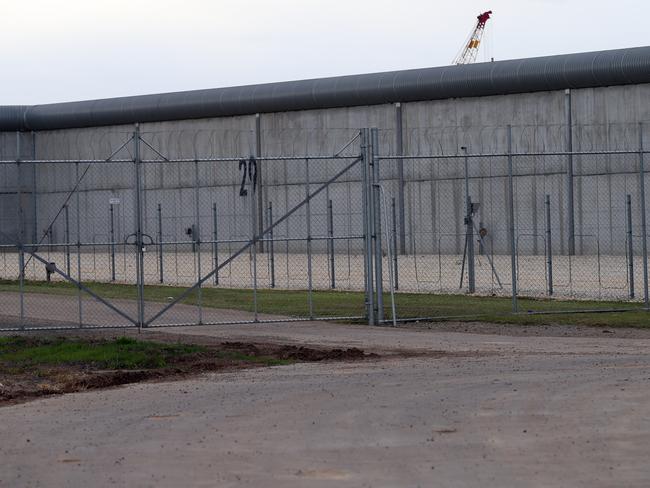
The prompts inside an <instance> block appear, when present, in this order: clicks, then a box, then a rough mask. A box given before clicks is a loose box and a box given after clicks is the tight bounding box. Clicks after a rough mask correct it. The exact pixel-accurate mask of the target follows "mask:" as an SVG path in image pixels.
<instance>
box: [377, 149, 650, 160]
mask: <svg viewBox="0 0 650 488" xmlns="http://www.w3.org/2000/svg"><path fill="white" fill-rule="evenodd" d="M625 154H633V155H637V156H638V155H639V154H650V150H643V151H640V150H638V149H637V150H625V151H552V152H512V153H507V152H505V153H490V154H485V153H483V154H481V153H478V154H475V153H468V154H428V155H427V154H419V155H413V156H409V155H402V156H400V155H389V156H377V159H379V160H405V159H463V158H465V157H468V158H507V157H508V156H512V157H524V156H539V157H542V156H599V155H625Z"/></svg>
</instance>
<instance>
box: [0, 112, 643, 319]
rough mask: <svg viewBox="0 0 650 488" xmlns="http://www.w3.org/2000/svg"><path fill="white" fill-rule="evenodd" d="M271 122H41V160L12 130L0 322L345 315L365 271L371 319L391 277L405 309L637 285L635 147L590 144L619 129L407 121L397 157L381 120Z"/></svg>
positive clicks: (549, 299) (618, 141)
mask: <svg viewBox="0 0 650 488" xmlns="http://www.w3.org/2000/svg"><path fill="white" fill-rule="evenodd" d="M268 125H269V126H268V127H267V126H265V125H262V126H261V127H260V128H258V129H257V130H255V129H254V128H251V127H245V126H242V127H241V128H239V129H232V128H231V129H225V128H216V129H209V130H208V129H203V128H197V129H196V130H177V131H163V130H146V131H142V132H141V133H135V134H134V133H132V132H125V131H120V130H110V131H104V132H102V131H100V130H96V129H93V130H91V129H89V130H82V131H80V132H79V133H78V134H77V136H76V137H72V136H71V135H69V134H67V133H65V134H63V135H57V134H50V133H48V134H44V135H43V136H42V140H41V142H40V144H39V150H40V152H42V153H43V154H47V155H48V157H49V159H42V160H35V157H36V154H34V153H30V150H29V147H30V146H29V136H28V135H20V136H18V144H17V149H16V151H15V152H14V153H11V151H6V150H5V149H3V151H4V152H2V158H3V163H2V164H0V187H1V190H2V191H0V205H1V206H2V209H3V211H2V212H1V213H0V279H1V280H2V282H1V283H2V287H3V290H2V294H0V305H1V306H2V308H1V310H2V312H0V327H5V328H7V327H11V328H19V327H22V326H37V327H45V326H50V327H81V326H85V327H109V326H124V327H126V326H136V325H141V326H172V325H188V324H213V323H237V322H242V323H247V322H252V321H262V320H270V321H272V320H281V319H282V320H284V319H287V318H289V319H319V318H333V317H338V316H340V317H342V318H347V319H348V320H350V319H352V318H357V317H366V316H368V315H369V314H370V313H372V312H374V313H375V314H377V313H378V312H379V310H378V308H377V307H380V306H381V305H377V300H378V299H379V298H380V297H379V296H377V295H376V292H377V290H378V288H379V284H381V285H383V290H384V292H385V296H383V295H382V298H383V305H384V307H385V310H384V315H383V317H384V318H385V319H391V318H392V301H391V297H390V293H389V292H390V291H391V290H392V291H394V292H395V307H396V313H397V318H399V319H413V318H427V317H438V318H440V317H453V316H460V315H472V316H474V315H476V316H480V315H491V316H494V315H495V314H497V315H505V314H509V313H511V312H513V311H515V312H518V313H522V312H524V313H527V312H544V313H546V312H571V311H584V310H623V309H628V308H635V307H636V308H638V307H639V306H640V305H641V304H642V303H644V302H645V300H646V299H647V297H646V290H647V274H646V266H647V250H646V249H644V248H645V244H646V239H645V238H644V236H643V234H644V229H645V226H644V225H643V210H644V203H643V202H644V201H645V202H646V203H645V205H646V206H647V200H646V199H645V197H644V195H642V193H641V188H642V185H641V181H642V178H645V179H647V176H645V173H643V175H644V176H640V175H641V174H642V173H641V172H640V170H641V163H642V157H643V153H642V152H635V151H627V152H626V151H617V150H608V151H604V150H602V148H601V146H600V142H599V141H600V139H599V137H600V136H602V137H607V138H608V140H609V145H608V146H607V147H610V148H611V147H631V146H632V143H633V139H634V137H635V133H634V131H633V130H632V129H630V127H627V126H621V127H620V128H616V127H613V126H612V127H609V129H608V131H607V133H606V134H605V133H602V130H601V129H602V128H600V127H596V126H593V127H583V128H581V129H580V130H576V134H575V141H576V142H575V144H576V147H578V148H579V150H578V149H576V151H575V152H573V153H564V152H555V153H553V152H549V151H546V148H545V147H540V146H539V144H538V143H537V142H536V141H538V140H542V139H543V140H546V141H549V140H551V141H556V142H557V144H554V146H555V147H557V146H559V145H561V140H562V137H563V134H564V130H565V128H564V127H563V126H557V127H549V128H547V129H546V130H547V132H545V133H544V137H540V135H539V134H538V133H537V132H536V131H537V130H538V129H532V128H527V127H520V128H517V129H515V130H513V131H511V132H508V130H506V128H504V127H494V128H487V129H486V130H484V131H482V132H481V133H480V134H475V136H473V138H472V137H464V136H463V134H462V133H461V132H460V131H459V129H458V128H453V130H452V129H449V130H448V129H444V128H443V129H440V130H429V131H428V132H427V131H424V132H423V129H417V128H411V129H407V130H405V135H404V141H403V142H404V146H405V147H406V150H405V151H403V152H406V153H408V154H410V155H409V156H402V155H394V154H395V152H396V145H395V144H394V142H395V133H394V131H381V132H379V134H376V139H373V140H371V139H370V138H368V136H366V137H367V138H366V139H363V138H362V137H360V136H359V132H358V130H354V129H331V130H328V131H327V133H325V132H324V131H323V130H320V129H308V128H299V129H276V128H274V127H273V124H268ZM153 127H155V125H153ZM445 134H446V135H445ZM443 136H444V137H443ZM442 139H445V140H446V141H447V142H449V141H452V142H453V143H454V147H447V146H444V145H443V144H442V143H440V144H438V143H437V142H436V141H438V142H440V141H441V140H442ZM462 140H467V141H468V142H467V144H468V146H467V147H466V148H464V149H459V148H460V147H461V146H460V143H461V141H462ZM507 144H510V149H511V151H510V152H509V153H508V152H503V151H501V149H502V148H503V147H505V146H506V145H507ZM260 147H263V148H264V150H263V154H265V156H264V157H255V156H251V155H255V154H258V153H259V152H260ZM332 148H335V150H332ZM476 148H478V149H479V150H480V151H479V153H477V152H476V151H477V149H476ZM452 153H453V155H449V154H452ZM386 154H388V155H390V154H393V156H384V155H386ZM373 155H374V157H372V156H373ZM30 159H31V161H30ZM12 160H14V161H12ZM375 171H376V173H375ZM369 243H370V244H369ZM375 245H378V246H379V248H378V249H379V252H377V248H374V247H373V246H375ZM377 260H381V266H378V262H377ZM369 267H370V268H369ZM378 272H380V273H381V279H380V280H378V281H379V283H377V282H375V283H374V284H373V281H372V279H370V278H371V275H372V274H373V273H374V274H375V279H376V278H377V273H378ZM373 293H375V295H374V296H373ZM467 294H470V295H471V296H472V299H471V300H467V301H466V302H463V301H462V300H463V298H462V297H464V296H465V295H467ZM422 296H426V297H430V300H424V299H422ZM373 300H374V306H375V309H374V310H372V307H370V305H371V303H369V301H373ZM459 300H460V301H459ZM367 302H368V303H367ZM459 303H464V304H465V305H464V306H459V305H458V304H459ZM379 315H381V314H379ZM380 318H381V317H380Z"/></svg>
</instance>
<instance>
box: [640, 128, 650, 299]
mask: <svg viewBox="0 0 650 488" xmlns="http://www.w3.org/2000/svg"><path fill="white" fill-rule="evenodd" d="M644 164H645V162H644V158H643V124H642V123H639V198H640V200H641V244H642V247H643V302H644V304H645V308H646V310H650V297H649V296H648V231H647V220H646V200H645V168H644Z"/></svg>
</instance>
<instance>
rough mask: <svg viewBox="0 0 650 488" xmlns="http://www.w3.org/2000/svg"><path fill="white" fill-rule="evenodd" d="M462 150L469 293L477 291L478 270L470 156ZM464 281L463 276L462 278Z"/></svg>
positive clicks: (465, 150)
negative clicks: (471, 193) (463, 155)
mask: <svg viewBox="0 0 650 488" xmlns="http://www.w3.org/2000/svg"><path fill="white" fill-rule="evenodd" d="M461 149H462V150H463V151H464V152H465V158H464V162H465V247H466V251H467V284H468V290H467V291H468V292H469V293H474V292H475V291H476V270H475V268H474V224H473V221H472V217H473V213H474V211H473V210H472V197H471V196H470V194H469V156H468V155H467V147H465V146H463V147H461ZM461 280H462V276H461Z"/></svg>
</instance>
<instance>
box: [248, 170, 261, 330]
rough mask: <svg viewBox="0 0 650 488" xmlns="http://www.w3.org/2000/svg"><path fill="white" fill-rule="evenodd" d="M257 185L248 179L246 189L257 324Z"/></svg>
mask: <svg viewBox="0 0 650 488" xmlns="http://www.w3.org/2000/svg"><path fill="white" fill-rule="evenodd" d="M252 160H253V158H251V160H249V162H248V164H251V161H252ZM256 187H257V185H256V183H255V182H253V181H252V180H250V179H249V189H248V194H249V195H250V204H251V234H252V237H251V239H252V242H253V245H252V246H251V256H252V258H253V316H254V321H255V322H257V320H258V312H257V250H258V246H256V245H255V241H256V240H257V238H258V236H257V209H256V200H255V189H256ZM259 237H260V238H261V237H263V234H260V235H259Z"/></svg>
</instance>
